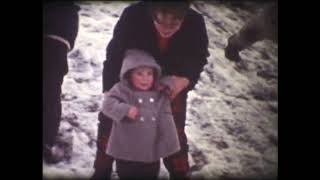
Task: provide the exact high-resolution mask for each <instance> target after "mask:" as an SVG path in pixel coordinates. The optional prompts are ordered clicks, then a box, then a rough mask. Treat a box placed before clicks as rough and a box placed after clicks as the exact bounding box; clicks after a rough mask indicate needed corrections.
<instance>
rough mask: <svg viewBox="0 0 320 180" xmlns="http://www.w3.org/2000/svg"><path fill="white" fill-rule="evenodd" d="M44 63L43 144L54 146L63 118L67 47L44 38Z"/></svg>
mask: <svg viewBox="0 0 320 180" xmlns="http://www.w3.org/2000/svg"><path fill="white" fill-rule="evenodd" d="M42 58H43V63H42V108H43V112H42V119H43V124H42V135H43V140H42V144H43V145H47V146H52V145H53V144H54V143H55V139H56V136H57V134H58V130H59V126H60V118H61V99H60V96H61V85H62V82H63V77H64V75H65V74H66V73H67V68H68V67H67V47H66V46H65V45H64V44H63V43H61V42H58V41H56V40H52V39H49V38H44V39H43V57H42Z"/></svg>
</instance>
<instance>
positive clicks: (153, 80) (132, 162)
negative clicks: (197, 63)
mask: <svg viewBox="0 0 320 180" xmlns="http://www.w3.org/2000/svg"><path fill="white" fill-rule="evenodd" d="M160 76H161V69H160V66H159V65H158V64H157V63H156V61H155V59H154V58H153V57H152V56H151V55H149V54H148V53H146V52H144V51H142V50H138V49H130V50H127V51H126V53H125V56H124V60H123V64H122V68H121V72H120V82H118V83H117V84H115V85H114V86H113V87H112V88H111V90H110V91H108V92H106V93H105V95H104V101H103V106H102V112H103V113H104V114H105V115H106V116H108V117H110V118H111V119H112V120H113V125H112V131H111V135H110V139H109V143H108V145H107V150H106V153H107V154H109V155H111V156H112V157H114V158H115V159H116V167H117V172H118V175H119V177H120V179H122V178H124V179H125V178H145V179H153V178H157V176H158V173H159V169H160V158H164V157H167V156H169V155H172V154H173V153H175V152H177V151H179V150H180V145H179V140H178V136H177V132H176V127H175V124H174V120H173V116H172V112H171V106H170V99H169V96H168V94H167V93H166V92H167V91H170V90H171V89H173V82H172V77H170V76H166V77H162V78H160ZM159 89H162V90H161V91H160V90H159ZM148 167H149V169H148ZM146 168H147V169H146Z"/></svg>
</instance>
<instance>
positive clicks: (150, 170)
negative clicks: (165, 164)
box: [116, 159, 160, 180]
mask: <svg viewBox="0 0 320 180" xmlns="http://www.w3.org/2000/svg"><path fill="white" fill-rule="evenodd" d="M116 167H117V173H118V176H119V178H120V180H126V179H137V180H138V179H139V180H140V179H145V180H155V179H157V178H158V175H159V171H160V161H156V162H152V163H144V162H134V161H124V160H119V159H117V160H116Z"/></svg>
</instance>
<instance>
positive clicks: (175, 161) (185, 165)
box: [92, 93, 189, 179]
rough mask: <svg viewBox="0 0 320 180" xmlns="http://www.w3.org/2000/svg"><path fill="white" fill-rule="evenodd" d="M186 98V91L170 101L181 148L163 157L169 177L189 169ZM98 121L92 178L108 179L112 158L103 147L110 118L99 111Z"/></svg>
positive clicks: (179, 174) (108, 130)
mask: <svg viewBox="0 0 320 180" xmlns="http://www.w3.org/2000/svg"><path fill="white" fill-rule="evenodd" d="M186 100H187V93H183V94H182V95H179V96H177V97H176V98H175V100H174V101H173V102H172V111H173V117H174V121H175V124H176V127H177V133H178V137H179V142H180V146H181V150H180V151H178V152H177V153H175V154H173V155H171V156H168V157H166V158H164V159H163V162H164V165H165V167H166V168H167V170H168V171H169V173H170V179H184V178H185V177H186V176H187V172H188V171H189V162H188V150H189V146H188V142H187V136H186V134H185V131H184V127H185V121H186ZM99 122H100V123H99V125H98V140H97V153H96V159H95V162H94V168H95V172H94V175H93V176H92V179H101V178H105V179H108V178H110V176H111V170H112V163H113V161H114V159H113V158H112V157H111V156H109V155H107V154H106V153H105V152H106V151H105V149H106V146H107V144H108V138H109V135H110V132H111V128H112V119H109V118H108V117H106V116H104V115H103V114H102V113H101V112H100V113H99Z"/></svg>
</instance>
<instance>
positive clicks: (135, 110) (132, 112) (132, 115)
mask: <svg viewBox="0 0 320 180" xmlns="http://www.w3.org/2000/svg"><path fill="white" fill-rule="evenodd" d="M138 114H139V110H138V108H136V107H135V106H132V107H130V109H129V111H128V115H127V116H128V117H129V118H130V119H132V120H135V119H136V118H137V116H138Z"/></svg>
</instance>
